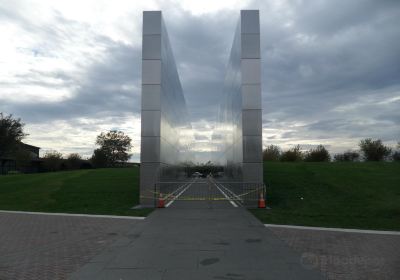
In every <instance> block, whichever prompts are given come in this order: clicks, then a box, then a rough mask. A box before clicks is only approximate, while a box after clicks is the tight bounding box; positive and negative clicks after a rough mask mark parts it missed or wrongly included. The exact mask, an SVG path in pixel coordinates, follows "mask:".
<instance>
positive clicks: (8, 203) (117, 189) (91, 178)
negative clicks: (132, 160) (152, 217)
mask: <svg viewBox="0 0 400 280" xmlns="http://www.w3.org/2000/svg"><path fill="white" fill-rule="evenodd" d="M138 203H139V168H138V167H133V168H120V169H117V168H114V169H91V170H77V171H65V172H51V173H41V174H21V175H8V176H0V210H20V211H38V212H41V211H43V212H62V213H88V214H107V215H146V214H147V213H149V210H146V209H145V210H131V209H130V208H131V207H132V206H134V205H136V204H138Z"/></svg>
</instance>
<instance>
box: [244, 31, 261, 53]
mask: <svg viewBox="0 0 400 280" xmlns="http://www.w3.org/2000/svg"><path fill="white" fill-rule="evenodd" d="M241 36H242V42H241V43H242V58H260V34H246V33H244V34H242V35H241Z"/></svg>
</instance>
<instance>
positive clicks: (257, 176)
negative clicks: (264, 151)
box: [242, 163, 263, 182]
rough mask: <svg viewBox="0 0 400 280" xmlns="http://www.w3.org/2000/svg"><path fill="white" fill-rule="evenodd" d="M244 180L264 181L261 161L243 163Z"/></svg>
mask: <svg viewBox="0 0 400 280" xmlns="http://www.w3.org/2000/svg"><path fill="white" fill-rule="evenodd" d="M242 169H243V181H244V182H263V165H262V164H260V163H243V165H242Z"/></svg>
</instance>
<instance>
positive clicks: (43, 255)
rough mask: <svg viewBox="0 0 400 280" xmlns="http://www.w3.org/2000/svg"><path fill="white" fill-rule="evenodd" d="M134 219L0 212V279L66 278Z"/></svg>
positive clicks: (137, 221)
mask: <svg viewBox="0 0 400 280" xmlns="http://www.w3.org/2000/svg"><path fill="white" fill-rule="evenodd" d="M136 223H140V221H139V220H125V219H110V218H89V217H72V216H49V215H30V214H14V213H0V280H9V279H10V280H11V279H18V280H24V279H29V280H35V279H38V280H39V279H40V280H46V279H51V280H54V279H66V278H67V277H68V274H70V273H71V272H73V271H75V270H77V269H78V268H79V267H81V266H82V265H84V264H85V263H87V262H88V261H89V260H90V259H91V258H93V257H94V256H95V255H97V254H98V253H100V252H101V251H103V250H104V249H105V248H107V247H108V246H109V245H110V244H111V243H112V242H114V241H115V240H116V239H118V238H119V237H120V236H121V235H123V234H124V233H125V232H126V231H127V230H128V228H129V227H131V226H132V225H135V224H136Z"/></svg>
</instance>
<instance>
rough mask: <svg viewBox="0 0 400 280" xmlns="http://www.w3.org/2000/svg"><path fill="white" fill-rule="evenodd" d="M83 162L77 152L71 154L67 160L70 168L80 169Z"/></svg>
mask: <svg viewBox="0 0 400 280" xmlns="http://www.w3.org/2000/svg"><path fill="white" fill-rule="evenodd" d="M82 163H83V160H82V157H81V156H80V155H79V154H77V153H72V154H69V155H68V157H67V160H66V164H67V168H68V169H79V168H80V167H81V165H82Z"/></svg>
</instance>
